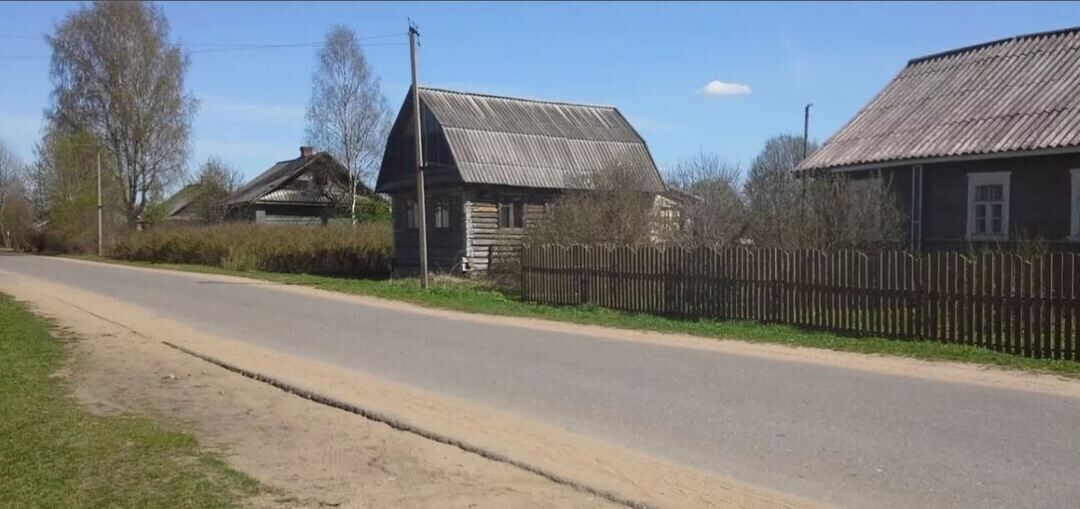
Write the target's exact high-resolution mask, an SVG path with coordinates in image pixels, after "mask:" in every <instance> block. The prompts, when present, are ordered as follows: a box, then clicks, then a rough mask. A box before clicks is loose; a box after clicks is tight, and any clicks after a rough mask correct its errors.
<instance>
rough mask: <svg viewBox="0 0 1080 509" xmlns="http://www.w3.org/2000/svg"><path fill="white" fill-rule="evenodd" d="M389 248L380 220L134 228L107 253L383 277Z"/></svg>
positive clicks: (235, 266)
mask: <svg viewBox="0 0 1080 509" xmlns="http://www.w3.org/2000/svg"><path fill="white" fill-rule="evenodd" d="M391 250H392V237H391V231H390V226H389V225H388V224H385V223H365V224H359V225H356V226H355V227H353V226H351V225H331V226H327V227H322V226H301V225H254V224H225V225H217V226H186V227H171V228H154V229H151V230H148V231H142V232H133V233H131V234H129V235H127V236H126V237H124V238H122V239H120V240H119V241H118V242H117V243H116V245H115V246H114V247H113V249H112V252H111V253H110V254H111V255H112V256H113V257H114V258H119V259H121V260H131V261H143V262H157V263H184V264H197V265H209V266H212V267H221V268H225V269H229V270H241V271H255V270H257V271H266V272H289V273H297V274H322V275H334V276H354V277H384V276H386V275H387V274H389V272H390V259H391V256H392V253H391Z"/></svg>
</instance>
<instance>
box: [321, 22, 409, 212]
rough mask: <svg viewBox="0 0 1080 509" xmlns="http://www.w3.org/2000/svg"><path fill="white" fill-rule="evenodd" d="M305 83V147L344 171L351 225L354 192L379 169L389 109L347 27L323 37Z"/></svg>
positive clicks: (354, 203)
mask: <svg viewBox="0 0 1080 509" xmlns="http://www.w3.org/2000/svg"><path fill="white" fill-rule="evenodd" d="M311 81H312V91H311V103H310V104H309V105H308V110H307V122H308V127H307V138H308V143H309V144H311V145H314V146H316V147H318V148H319V149H320V150H325V151H327V152H329V153H330V154H331V155H332V156H334V158H335V159H337V160H338V161H339V162H340V163H341V164H342V165H344V166H345V168H347V169H348V170H349V187H350V189H351V199H352V204H351V206H350V215H351V217H352V221H353V224H356V189H357V187H359V186H358V183H361V182H364V183H366V181H369V180H370V179H371V176H372V175H373V174H374V171H375V167H376V166H377V165H378V164H379V161H380V159H381V157H382V152H383V147H384V144H385V142H386V136H387V132H388V131H389V128H390V122H389V118H390V110H389V108H388V106H387V104H386V99H385V98H384V97H383V95H382V91H381V89H380V86H379V79H378V78H377V77H375V76H374V75H373V74H372V73H371V68H370V67H369V66H368V62H367V58H366V57H365V56H364V52H363V50H362V49H361V48H360V43H359V42H358V40H357V37H356V33H355V32H354V31H353V30H352V29H351V28H348V27H345V26H340V25H339V26H336V27H334V28H333V29H331V30H330V32H329V33H327V35H326V41H325V42H324V44H323V47H322V49H321V50H320V51H319V64H318V67H317V68H316V69H315V74H314V75H313V76H312V80H311Z"/></svg>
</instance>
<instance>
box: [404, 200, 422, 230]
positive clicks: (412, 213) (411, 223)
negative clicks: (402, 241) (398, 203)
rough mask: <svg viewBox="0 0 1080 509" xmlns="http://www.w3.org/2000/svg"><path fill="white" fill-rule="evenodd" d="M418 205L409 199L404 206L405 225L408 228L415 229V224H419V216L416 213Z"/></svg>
mask: <svg viewBox="0 0 1080 509" xmlns="http://www.w3.org/2000/svg"><path fill="white" fill-rule="evenodd" d="M418 209H419V207H417V206H416V201H414V200H409V203H408V205H406V206H405V226H406V228H408V229H410V230H415V229H416V228H417V225H418V224H420V216H419V215H418V214H417V213H416V212H417V210H418Z"/></svg>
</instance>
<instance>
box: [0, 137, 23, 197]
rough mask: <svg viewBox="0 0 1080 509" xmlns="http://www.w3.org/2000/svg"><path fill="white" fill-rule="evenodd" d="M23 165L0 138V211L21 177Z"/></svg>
mask: <svg viewBox="0 0 1080 509" xmlns="http://www.w3.org/2000/svg"><path fill="white" fill-rule="evenodd" d="M23 166H24V165H23V162H22V159H20V158H19V156H18V155H17V154H15V151H14V150H12V149H11V148H10V147H8V145H7V143H5V142H4V140H0V211H3V209H4V201H5V199H6V198H7V196H8V195H10V194H11V192H12V191H13V188H14V187H15V185H16V184H17V183H18V182H19V180H20V179H21V178H22V174H23V171H24V170H23Z"/></svg>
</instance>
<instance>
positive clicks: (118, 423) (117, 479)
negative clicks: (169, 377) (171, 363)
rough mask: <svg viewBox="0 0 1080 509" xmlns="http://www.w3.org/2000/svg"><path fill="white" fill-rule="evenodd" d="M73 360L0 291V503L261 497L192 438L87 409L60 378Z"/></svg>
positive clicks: (172, 503)
mask: <svg viewBox="0 0 1080 509" xmlns="http://www.w3.org/2000/svg"><path fill="white" fill-rule="evenodd" d="M67 356H68V353H67V347H66V346H65V345H64V344H63V343H62V342H61V340H59V339H57V338H56V337H54V336H53V335H52V334H51V333H50V326H49V324H48V323H47V322H45V321H44V320H42V319H40V318H38V317H36V316H34V315H33V314H31V313H30V312H29V311H27V310H26V308H25V307H24V306H23V305H22V304H19V303H18V302H16V301H15V300H14V299H12V298H11V297H9V296H7V295H3V294H0V409H2V410H0V412H2V414H3V418H2V419H0V458H2V461H0V506H8V507H132V508H134V507H138V508H144V507H162V508H165V507H168V508H173V507H193V508H194V507H198V508H204V507H205V508H217V507H233V506H236V505H237V504H238V503H239V502H240V501H241V499H242V498H244V497H247V496H250V495H254V494H256V493H257V492H258V491H259V485H258V483H257V482H256V481H254V480H253V479H251V478H249V477H247V476H245V475H244V474H241V473H239V472H236V471H234V470H232V469H230V468H229V467H228V466H227V465H225V463H224V462H222V461H221V460H220V459H218V458H217V457H215V456H213V455H211V454H209V453H206V452H203V451H201V450H200V449H199V446H198V443H197V442H196V440H195V438H194V437H193V436H192V435H190V434H188V433H181V432H177V431H172V430H169V429H166V428H165V427H163V426H161V425H159V424H158V423H156V422H154V421H152V420H150V419H147V418H143V417H135V416H110V417H103V416H95V415H92V414H90V413H89V412H87V411H86V410H84V409H82V408H80V407H79V404H78V402H77V401H75V399H74V398H73V397H72V396H71V395H70V393H69V391H68V389H67V386H66V384H67V382H66V381H65V380H64V378H62V377H60V376H57V375H56V373H57V371H58V370H60V369H61V368H63V367H64V366H65V364H66V363H67V362H68V361H67ZM7 504H11V505H7Z"/></svg>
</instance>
